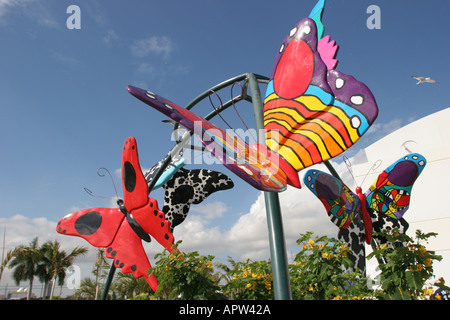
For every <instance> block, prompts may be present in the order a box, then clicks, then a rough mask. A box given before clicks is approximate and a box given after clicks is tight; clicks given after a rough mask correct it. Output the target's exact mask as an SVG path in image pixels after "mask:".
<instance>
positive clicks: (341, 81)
mask: <svg viewBox="0 0 450 320" xmlns="http://www.w3.org/2000/svg"><path fill="white" fill-rule="evenodd" d="M317 45H318V37H317V29H316V24H315V23H314V21H313V20H311V19H309V18H305V19H303V20H301V21H300V22H299V23H297V24H296V25H295V26H294V28H293V29H292V30H291V31H290V33H289V34H288V35H287V37H286V38H285V40H284V41H283V43H282V45H281V47H280V50H279V52H278V54H277V57H276V59H275V65H274V69H273V72H272V76H271V81H270V82H269V85H268V86H267V91H266V97H265V101H264V126H265V129H266V132H267V133H266V144H267V146H268V147H269V149H270V150H272V151H274V152H277V153H279V154H280V155H281V157H282V158H283V159H284V160H285V161H286V162H287V163H289V164H290V166H291V167H292V168H293V169H294V170H295V171H300V170H302V169H303V168H306V167H309V166H312V165H314V164H317V163H320V162H323V161H326V160H329V159H331V158H333V157H335V156H337V155H339V154H341V153H342V152H344V151H345V150H347V149H348V148H350V147H351V146H352V145H353V144H354V143H355V142H356V141H357V140H358V139H359V138H360V137H361V135H362V134H363V133H364V132H365V131H366V130H367V128H368V126H370V125H371V124H372V123H373V121H374V120H375V118H376V116H377V114H378V108H377V105H376V103H375V100H374V99H373V95H372V94H371V93H370V91H368V89H367V87H366V86H364V85H363V84H362V83H361V82H359V81H357V80H356V79H354V78H353V77H350V76H347V75H344V74H342V73H340V72H338V71H336V70H328V68H327V65H326V64H325V63H324V61H323V60H322V57H321V55H320V53H319V52H318V49H317ZM331 46H332V49H333V50H334V52H333V54H334V53H335V50H337V49H335V48H334V44H332V45H331ZM362 106H364V107H362ZM288 179H289V177H288Z"/></svg>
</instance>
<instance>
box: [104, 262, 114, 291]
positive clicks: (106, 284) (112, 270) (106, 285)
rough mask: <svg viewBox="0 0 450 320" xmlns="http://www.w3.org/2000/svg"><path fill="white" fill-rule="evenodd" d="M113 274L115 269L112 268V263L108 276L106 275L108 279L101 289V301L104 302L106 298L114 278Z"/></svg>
mask: <svg viewBox="0 0 450 320" xmlns="http://www.w3.org/2000/svg"><path fill="white" fill-rule="evenodd" d="M115 272H116V267H115V266H114V261H113V263H112V264H111V268H110V269H109V274H108V278H107V279H106V282H105V287H104V288H103V294H102V300H106V298H107V297H108V291H109V287H110V286H111V282H112V280H113V278H114V273H115Z"/></svg>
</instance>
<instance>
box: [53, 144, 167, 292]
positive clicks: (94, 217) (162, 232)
mask: <svg viewBox="0 0 450 320" xmlns="http://www.w3.org/2000/svg"><path fill="white" fill-rule="evenodd" d="M122 184H123V192H124V195H123V197H124V199H123V200H121V199H119V200H117V204H118V206H119V208H92V209H85V210H81V211H77V212H74V213H71V214H69V215H67V216H65V217H64V218H62V219H61V220H60V221H59V222H58V225H57V227H56V231H57V232H58V233H61V234H64V235H71V236H78V237H81V238H83V239H85V240H86V241H88V242H89V243H90V244H91V245H93V246H94V247H102V248H106V257H108V258H111V259H114V266H115V267H117V268H121V269H122V272H123V273H133V275H134V277H135V278H140V277H144V278H145V279H146V280H147V282H148V284H149V285H150V287H151V288H152V289H153V290H154V291H156V290H157V289H158V282H157V280H156V278H155V275H154V274H151V275H150V276H149V275H148V274H147V271H148V270H149V269H150V268H151V265H150V262H149V260H148V258H147V255H146V253H145V251H144V248H143V246H142V240H145V241H147V242H149V241H150V236H152V237H153V238H154V239H155V240H156V241H158V242H159V243H160V244H161V245H162V246H164V247H165V248H166V249H167V250H168V251H169V252H173V251H174V250H176V249H174V248H173V247H172V245H173V243H174V237H173V235H172V233H171V232H170V223H169V222H168V221H167V220H166V218H165V216H164V212H162V211H161V210H159V208H158V203H157V201H156V200H155V199H152V198H149V197H148V185H147V182H146V180H145V178H144V175H143V174H142V170H141V167H140V165H139V157H138V150H137V144H136V139H135V138H133V137H129V138H127V139H126V141H125V144H124V147H123V152H122ZM149 235H150V236H149Z"/></svg>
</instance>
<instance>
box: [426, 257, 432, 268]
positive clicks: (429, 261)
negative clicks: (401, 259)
mask: <svg viewBox="0 0 450 320" xmlns="http://www.w3.org/2000/svg"><path fill="white" fill-rule="evenodd" d="M425 267H431V259H430V258H428V259H427V260H426V261H425Z"/></svg>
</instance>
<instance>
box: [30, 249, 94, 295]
mask: <svg viewBox="0 0 450 320" xmlns="http://www.w3.org/2000/svg"><path fill="white" fill-rule="evenodd" d="M40 251H41V252H42V255H41V261H40V266H39V267H38V270H37V271H38V274H39V275H40V279H41V281H44V283H45V287H46V286H47V283H48V282H49V281H52V289H51V291H50V300H51V299H52V298H53V292H54V290H55V285H56V282H57V281H58V285H60V286H62V285H63V284H64V280H65V278H66V269H67V268H68V267H70V266H71V265H72V264H73V261H74V260H75V258H76V257H77V256H79V255H83V254H85V253H86V252H87V251H88V249H87V248H86V247H76V248H75V249H73V250H72V252H71V253H69V254H66V252H65V251H64V250H61V245H60V243H59V242H58V241H56V240H55V241H47V242H45V243H44V244H43V245H42V247H41V249H40Z"/></svg>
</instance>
